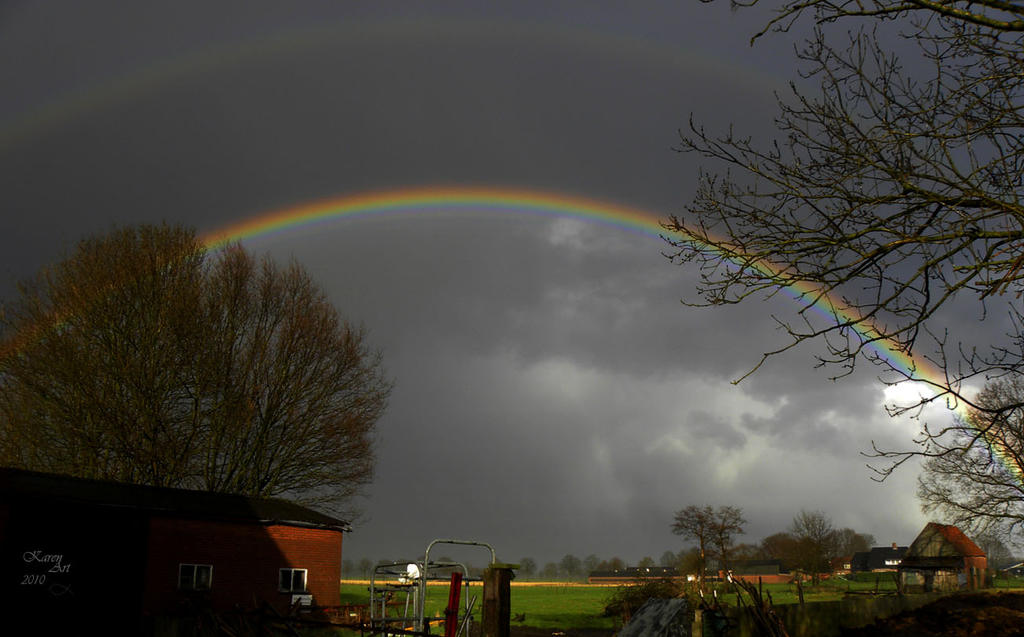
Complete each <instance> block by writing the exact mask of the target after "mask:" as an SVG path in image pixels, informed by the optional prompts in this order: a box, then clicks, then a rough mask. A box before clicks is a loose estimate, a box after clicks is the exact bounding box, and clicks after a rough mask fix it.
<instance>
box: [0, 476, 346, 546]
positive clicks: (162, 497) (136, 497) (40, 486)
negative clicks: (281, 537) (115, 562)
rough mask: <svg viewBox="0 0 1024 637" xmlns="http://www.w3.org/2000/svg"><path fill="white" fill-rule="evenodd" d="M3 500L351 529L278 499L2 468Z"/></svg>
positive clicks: (343, 523) (337, 521)
mask: <svg viewBox="0 0 1024 637" xmlns="http://www.w3.org/2000/svg"><path fill="white" fill-rule="evenodd" d="M0 496H3V499H7V500H10V499H12V498H17V497H21V498H27V499H29V500H31V501H33V502H39V501H40V500H45V501H49V502H59V503H65V504H69V505H72V504H75V505H87V506H97V507H111V508H121V509H124V508H128V509H136V510H139V511H144V512H147V513H150V514H154V515H166V516H180V517H189V518H203V519H218V520H246V521H250V522H261V523H270V524H285V525H290V526H306V527H319V528H329V529H335V530H338V531H350V530H351V527H350V526H349V524H348V523H347V522H344V521H342V520H339V519H337V518H333V517H331V516H329V515H325V514H323V513H320V512H319V511H314V510H313V509H310V508H307V507H304V506H302V505H299V504H295V503H294V502H289V501H287V500H281V499H278V498H250V497H246V496H242V495H233V494H228V493H214V492H211V491H193V490H190V489H172V488H167V487H150V486H144V485H139V484H128V483H124V482H114V481H110V480H91V479H87V478H75V477H71V476H63V475H58V474H53V473H40V472H36V471H24V470H21V469H12V468H9V467H0Z"/></svg>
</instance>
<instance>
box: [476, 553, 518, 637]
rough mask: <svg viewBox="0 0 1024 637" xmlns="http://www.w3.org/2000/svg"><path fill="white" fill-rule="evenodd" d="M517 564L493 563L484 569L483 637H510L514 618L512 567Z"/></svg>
mask: <svg viewBox="0 0 1024 637" xmlns="http://www.w3.org/2000/svg"><path fill="white" fill-rule="evenodd" d="M515 567H516V565H515V564H497V563H496V564H491V565H490V566H488V567H487V570H485V571H484V605H483V609H482V613H481V614H482V617H481V619H482V620H483V626H482V635H483V637H509V634H510V621H511V619H512V587H511V582H512V569H513V568H515Z"/></svg>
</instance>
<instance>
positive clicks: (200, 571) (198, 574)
mask: <svg viewBox="0 0 1024 637" xmlns="http://www.w3.org/2000/svg"><path fill="white" fill-rule="evenodd" d="M212 586H213V565H212V564H178V588H179V589H180V590H183V591H208V590H210V588H211V587H212Z"/></svg>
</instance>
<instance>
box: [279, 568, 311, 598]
mask: <svg viewBox="0 0 1024 637" xmlns="http://www.w3.org/2000/svg"><path fill="white" fill-rule="evenodd" d="M277 589H278V590H279V591H281V592H282V593H304V592H306V569H304V568H282V569H280V570H279V571H278V576H277Z"/></svg>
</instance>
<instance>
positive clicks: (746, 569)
mask: <svg viewBox="0 0 1024 637" xmlns="http://www.w3.org/2000/svg"><path fill="white" fill-rule="evenodd" d="M730 573H731V574H732V576H733V578H734V579H739V580H745V581H748V582H755V583H756V582H758V581H760V582H761V583H763V584H778V583H782V582H788V581H789V580H791V579H792V577H793V576H792V575H791V574H790V573H789V571H788V570H786V569H785V568H783V565H782V561H781V560H736V561H735V562H734V563H733V565H732V569H731V571H730ZM720 576H721V577H722V578H723V579H724V578H725V576H726V573H724V572H722V573H720Z"/></svg>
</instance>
